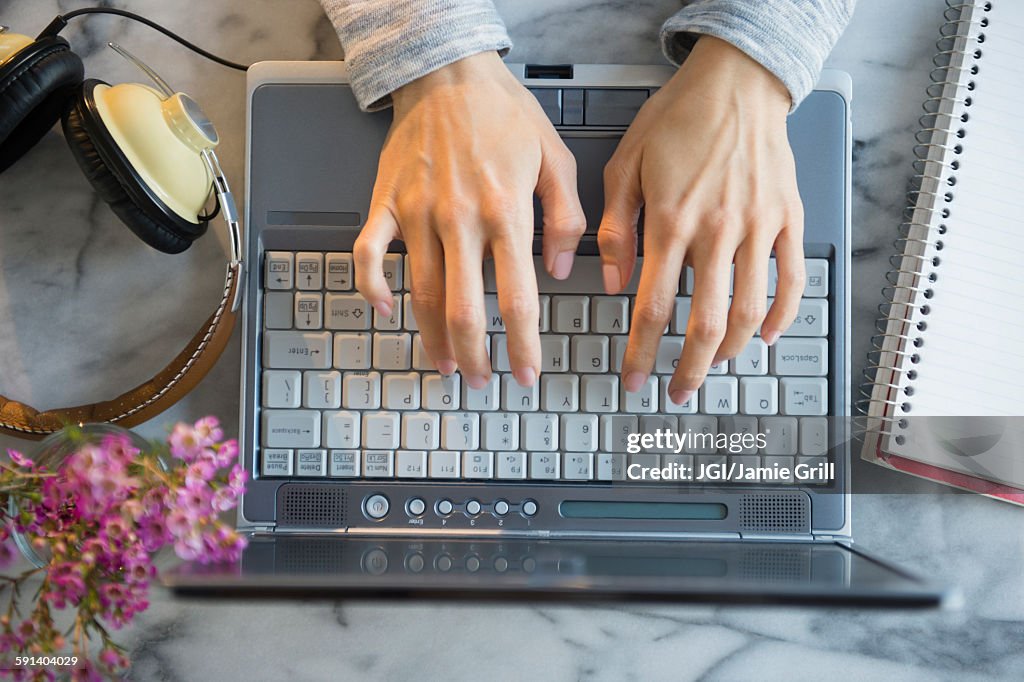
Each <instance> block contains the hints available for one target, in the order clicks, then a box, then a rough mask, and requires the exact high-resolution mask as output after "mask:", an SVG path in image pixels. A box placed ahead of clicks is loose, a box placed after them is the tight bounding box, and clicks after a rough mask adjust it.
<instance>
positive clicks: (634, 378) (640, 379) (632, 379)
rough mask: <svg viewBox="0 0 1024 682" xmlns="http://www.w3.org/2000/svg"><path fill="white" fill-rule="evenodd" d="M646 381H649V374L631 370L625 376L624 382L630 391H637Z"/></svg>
mask: <svg viewBox="0 0 1024 682" xmlns="http://www.w3.org/2000/svg"><path fill="white" fill-rule="evenodd" d="M645 381H647V376H646V375H645V374H644V373H643V372H630V373H629V374H627V375H626V376H625V378H623V380H622V384H623V386H625V387H626V390H627V391H629V392H630V393H636V392H637V391H639V390H640V387H641V386H643V385H644V382H645Z"/></svg>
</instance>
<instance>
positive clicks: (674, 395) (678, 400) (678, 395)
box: [668, 388, 693, 405]
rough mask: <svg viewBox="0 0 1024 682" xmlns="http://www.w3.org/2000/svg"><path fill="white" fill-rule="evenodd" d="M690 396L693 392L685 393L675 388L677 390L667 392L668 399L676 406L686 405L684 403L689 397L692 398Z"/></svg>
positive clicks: (684, 390) (685, 391) (683, 390)
mask: <svg viewBox="0 0 1024 682" xmlns="http://www.w3.org/2000/svg"><path fill="white" fill-rule="evenodd" d="M692 395H693V391H687V390H686V389H683V388H677V389H675V390H673V391H669V394H668V397H669V398H670V399H671V400H672V402H674V403H675V404H676V405H684V404H685V403H686V401H687V400H689V399H690V396H692Z"/></svg>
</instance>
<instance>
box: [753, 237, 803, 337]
mask: <svg viewBox="0 0 1024 682" xmlns="http://www.w3.org/2000/svg"><path fill="white" fill-rule="evenodd" d="M775 263H776V266H777V269H778V272H779V280H778V284H776V286H775V301H774V302H773V303H772V307H771V309H769V311H768V315H767V316H765V318H764V323H763V324H762V325H761V338H763V339H764V342H765V343H767V344H768V345H769V346H770V345H772V344H773V343H775V342H776V341H778V339H779V337H780V336H781V335H782V332H784V331H786V330H787V329H789V325H791V324H793V319H794V318H795V317H796V314H797V311H798V310H799V309H800V298H801V297H802V296H803V295H804V283H805V280H806V279H807V273H806V270H805V267H804V239H803V229H801V227H795V228H794V227H786V228H785V229H784V230H782V232H780V233H779V236H778V237H776V239H775Z"/></svg>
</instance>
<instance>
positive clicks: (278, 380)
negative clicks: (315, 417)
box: [263, 369, 302, 409]
mask: <svg viewBox="0 0 1024 682" xmlns="http://www.w3.org/2000/svg"><path fill="white" fill-rule="evenodd" d="M301 391H302V374H301V373H300V372H298V371H295V370H274V369H265V370H263V407H284V408H287V407H290V408H292V409H294V408H296V407H299V405H300V404H301V401H302V398H301Z"/></svg>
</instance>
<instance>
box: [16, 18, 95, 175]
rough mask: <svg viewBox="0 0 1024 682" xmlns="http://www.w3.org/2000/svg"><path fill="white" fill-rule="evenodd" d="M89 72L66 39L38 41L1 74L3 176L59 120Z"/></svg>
mask: <svg viewBox="0 0 1024 682" xmlns="http://www.w3.org/2000/svg"><path fill="white" fill-rule="evenodd" d="M84 73H85V70H84V67H83V66H82V60H81V59H79V58H78V55H76V54H75V53H74V52H72V51H71V48H70V46H69V45H68V43H67V41H65V40H64V39H63V38H44V39H42V40H39V41H37V42H35V43H33V44H31V45H29V46H28V47H26V48H25V49H24V50H22V51H21V53H19V54H17V55H15V56H14V57H13V58H12V60H11V61H10V62H8V63H7V64H5V65H4V66H3V68H2V69H0V173H2V172H3V171H4V170H6V169H7V168H9V167H10V166H11V165H12V164H13V163H14V162H15V161H17V160H18V159H20V158H21V157H22V156H23V155H24V154H25V152H27V151H28V150H29V149H31V148H32V147H33V146H34V145H35V144H36V142H38V141H39V140H40V138H42V137H43V135H45V134H46V133H47V131H49V130H50V128H52V127H53V126H54V124H55V123H56V122H57V121H58V120H59V119H60V117H61V114H62V113H63V112H64V109H65V108H66V106H67V102H68V100H69V98H70V97H71V95H72V94H73V93H74V91H75V89H76V88H77V87H78V86H80V85H81V84H82V78H83V76H84Z"/></svg>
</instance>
